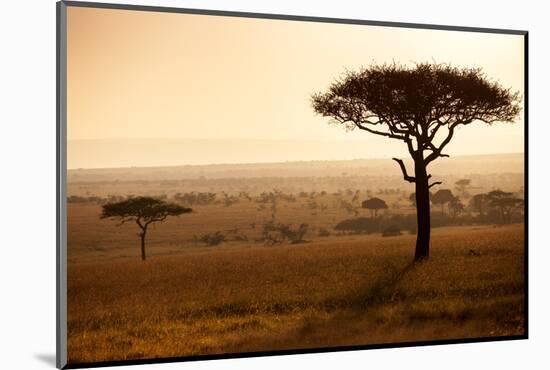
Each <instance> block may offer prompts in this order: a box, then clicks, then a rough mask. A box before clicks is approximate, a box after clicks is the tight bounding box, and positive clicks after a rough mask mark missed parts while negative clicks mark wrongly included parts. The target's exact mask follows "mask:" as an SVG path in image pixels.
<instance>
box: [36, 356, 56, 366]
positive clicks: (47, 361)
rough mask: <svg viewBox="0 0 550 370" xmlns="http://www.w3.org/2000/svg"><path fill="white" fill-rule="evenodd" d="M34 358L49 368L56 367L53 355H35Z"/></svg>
mask: <svg viewBox="0 0 550 370" xmlns="http://www.w3.org/2000/svg"><path fill="white" fill-rule="evenodd" d="M34 358H36V359H37V360H39V361H40V362H42V363H44V364H46V365H49V366H51V367H56V365H57V364H56V361H55V353H35V354H34Z"/></svg>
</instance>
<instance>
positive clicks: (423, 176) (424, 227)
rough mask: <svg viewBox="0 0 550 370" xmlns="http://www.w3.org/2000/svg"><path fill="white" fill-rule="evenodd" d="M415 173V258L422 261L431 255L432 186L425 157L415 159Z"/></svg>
mask: <svg viewBox="0 0 550 370" xmlns="http://www.w3.org/2000/svg"><path fill="white" fill-rule="evenodd" d="M414 173H415V178H416V182H415V186H416V224H417V228H418V232H417V234H416V251H415V254H414V260H415V261H421V260H424V259H427V258H428V257H429V256H430V188H429V186H428V174H427V172H426V165H425V164H424V160H423V158H419V159H417V160H415V165H414Z"/></svg>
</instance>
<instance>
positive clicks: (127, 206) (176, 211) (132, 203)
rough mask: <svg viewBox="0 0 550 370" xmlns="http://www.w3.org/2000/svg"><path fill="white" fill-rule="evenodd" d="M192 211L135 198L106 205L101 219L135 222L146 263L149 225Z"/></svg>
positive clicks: (174, 205)
mask: <svg viewBox="0 0 550 370" xmlns="http://www.w3.org/2000/svg"><path fill="white" fill-rule="evenodd" d="M191 211H192V210H191V208H185V207H182V206H180V205H177V204H173V203H167V202H164V201H162V200H160V199H156V198H151V197H135V198H128V199H126V200H121V201H118V202H112V203H106V204H104V205H103V210H102V212H101V216H100V218H112V219H117V220H120V224H119V225H122V224H124V223H126V222H128V221H134V222H135V223H136V224H137V225H138V226H139V228H140V230H141V231H140V233H139V234H138V235H139V237H140V239H141V260H142V261H145V258H146V257H145V237H146V235H147V230H148V227H149V225H151V224H152V223H154V222H162V221H164V220H165V219H166V218H167V217H169V216H179V215H182V214H184V213H189V212H191Z"/></svg>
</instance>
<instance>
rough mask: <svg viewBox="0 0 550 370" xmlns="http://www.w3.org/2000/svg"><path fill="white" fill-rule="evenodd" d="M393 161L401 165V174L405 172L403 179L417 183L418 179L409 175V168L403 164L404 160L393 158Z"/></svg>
mask: <svg viewBox="0 0 550 370" xmlns="http://www.w3.org/2000/svg"><path fill="white" fill-rule="evenodd" d="M392 159H393V160H394V161H396V162H397V164H399V167H401V172H403V179H405V181H408V182H416V177H414V176H409V174H408V173H407V168H406V167H405V164H404V163H403V160H401V159H399V158H392Z"/></svg>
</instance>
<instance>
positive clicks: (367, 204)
mask: <svg viewBox="0 0 550 370" xmlns="http://www.w3.org/2000/svg"><path fill="white" fill-rule="evenodd" d="M361 207H362V208H366V209H370V210H371V213H372V216H373V217H376V216H378V210H379V209H386V208H388V205H387V204H386V202H385V201H384V200H383V199H380V198H376V197H374V198H370V199H367V200H365V201H363V203H361Z"/></svg>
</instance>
